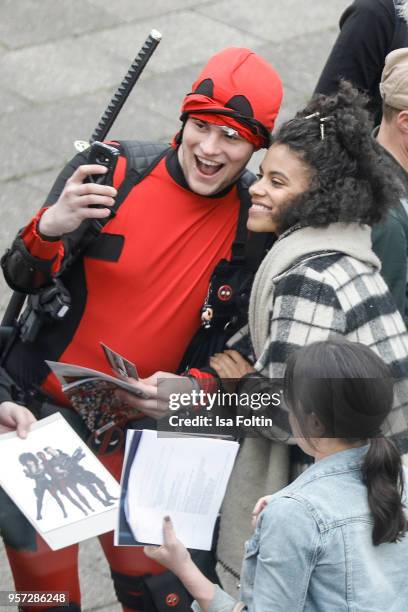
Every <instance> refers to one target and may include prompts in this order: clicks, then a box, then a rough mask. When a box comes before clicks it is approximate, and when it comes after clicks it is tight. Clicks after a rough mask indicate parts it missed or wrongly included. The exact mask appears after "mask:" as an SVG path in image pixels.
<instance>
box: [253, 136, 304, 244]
mask: <svg viewBox="0 0 408 612" xmlns="http://www.w3.org/2000/svg"><path fill="white" fill-rule="evenodd" d="M259 171H260V173H259V174H258V176H257V178H258V180H257V181H256V182H255V183H253V184H252V185H251V187H250V188H249V193H250V195H251V201H252V206H251V208H250V209H249V214H248V222H247V227H248V229H249V230H251V231H252V232H274V233H276V234H279V233H280V230H279V228H280V218H281V216H282V213H283V212H284V211H285V210H286V209H287V208H288V207H289V206H290V205H291V203H292V202H293V201H296V200H297V198H298V197H299V196H300V195H301V194H302V193H304V192H305V191H307V189H308V188H309V185H310V177H311V171H310V169H309V168H308V167H307V166H306V165H305V163H304V162H302V160H301V159H300V158H299V157H298V156H297V155H296V153H293V151H291V149H289V148H288V147H287V146H285V145H281V144H276V145H272V146H271V147H270V148H269V149H268V151H267V153H266V155H265V157H264V159H263V161H262V163H261V165H260V168H259Z"/></svg>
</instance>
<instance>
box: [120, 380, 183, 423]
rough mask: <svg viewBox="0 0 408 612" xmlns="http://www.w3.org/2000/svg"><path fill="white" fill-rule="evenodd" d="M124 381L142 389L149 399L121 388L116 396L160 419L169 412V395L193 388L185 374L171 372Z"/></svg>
mask: <svg viewBox="0 0 408 612" xmlns="http://www.w3.org/2000/svg"><path fill="white" fill-rule="evenodd" d="M125 380H126V382H128V383H130V384H131V385H133V386H134V387H135V388H137V389H139V390H140V391H142V392H143V393H144V394H145V395H147V396H148V398H149V399H143V398H141V397H137V396H136V395H133V394H132V393H128V392H127V391H124V390H123V389H120V390H119V389H118V390H117V391H116V395H117V397H119V398H120V399H121V400H122V401H123V402H125V403H126V404H128V405H129V406H131V407H132V408H136V410H139V411H140V412H143V414H146V415H147V416H149V417H152V418H153V419H157V420H158V419H161V418H163V417H165V416H166V415H167V414H169V412H170V408H169V403H170V395H173V394H181V393H188V394H190V393H191V391H192V390H193V383H192V382H191V380H190V379H189V378H187V377H186V376H177V374H172V373H171V372H155V373H154V374H152V376H149V378H144V379H142V378H141V379H139V380H135V379H134V378H126V379H125Z"/></svg>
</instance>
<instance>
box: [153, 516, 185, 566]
mask: <svg viewBox="0 0 408 612" xmlns="http://www.w3.org/2000/svg"><path fill="white" fill-rule="evenodd" d="M144 553H145V554H146V556H147V557H150V559H153V560H154V561H157V563H161V565H164V567H167V569H169V570H170V571H172V572H173V574H176V576H178V575H179V573H182V572H183V569H184V568H185V566H186V564H188V563H189V562H191V556H190V553H189V552H188V550H187V548H186V547H185V546H184V544H183V543H182V542H180V540H179V539H178V538H177V536H176V532H175V531H174V528H173V523H172V522H171V518H170V517H169V516H165V517H164V519H163V545H162V546H145V547H144Z"/></svg>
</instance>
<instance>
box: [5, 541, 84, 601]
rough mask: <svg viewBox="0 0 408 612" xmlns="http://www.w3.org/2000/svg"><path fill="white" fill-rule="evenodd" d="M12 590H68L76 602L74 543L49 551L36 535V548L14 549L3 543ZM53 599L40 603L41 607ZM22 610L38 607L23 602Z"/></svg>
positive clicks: (77, 599) (77, 593) (76, 583)
mask: <svg viewBox="0 0 408 612" xmlns="http://www.w3.org/2000/svg"><path fill="white" fill-rule="evenodd" d="M6 552H7V556H8V558H9V562H10V567H11V570H12V572H13V577H14V584H15V588H16V591H47V592H49V591H69V601H70V602H72V603H76V604H77V605H78V606H79V604H80V600H81V595H80V589H79V580H78V545H74V546H68V547H67V548H62V549H61V550H57V551H53V550H51V548H49V546H47V544H46V543H45V542H44V540H42V539H41V538H40V537H39V536H37V550H36V551H35V552H34V551H26V550H15V549H14V548H11V547H10V546H6ZM57 606H58V604H57V603H55V602H54V603H50V604H48V605H47V604H44V609H46V608H55V607H57ZM23 610H24V612H38V611H39V608H38V607H32V606H24V607H23Z"/></svg>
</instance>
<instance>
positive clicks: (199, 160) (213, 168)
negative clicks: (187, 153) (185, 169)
mask: <svg viewBox="0 0 408 612" xmlns="http://www.w3.org/2000/svg"><path fill="white" fill-rule="evenodd" d="M194 159H195V163H196V166H197V170H198V171H199V172H200V173H201V174H204V175H205V176H214V175H215V174H217V172H219V171H220V170H221V168H223V167H224V165H225V164H220V163H219V162H214V161H211V160H209V159H204V158H203V157H198V156H197V155H194Z"/></svg>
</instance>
